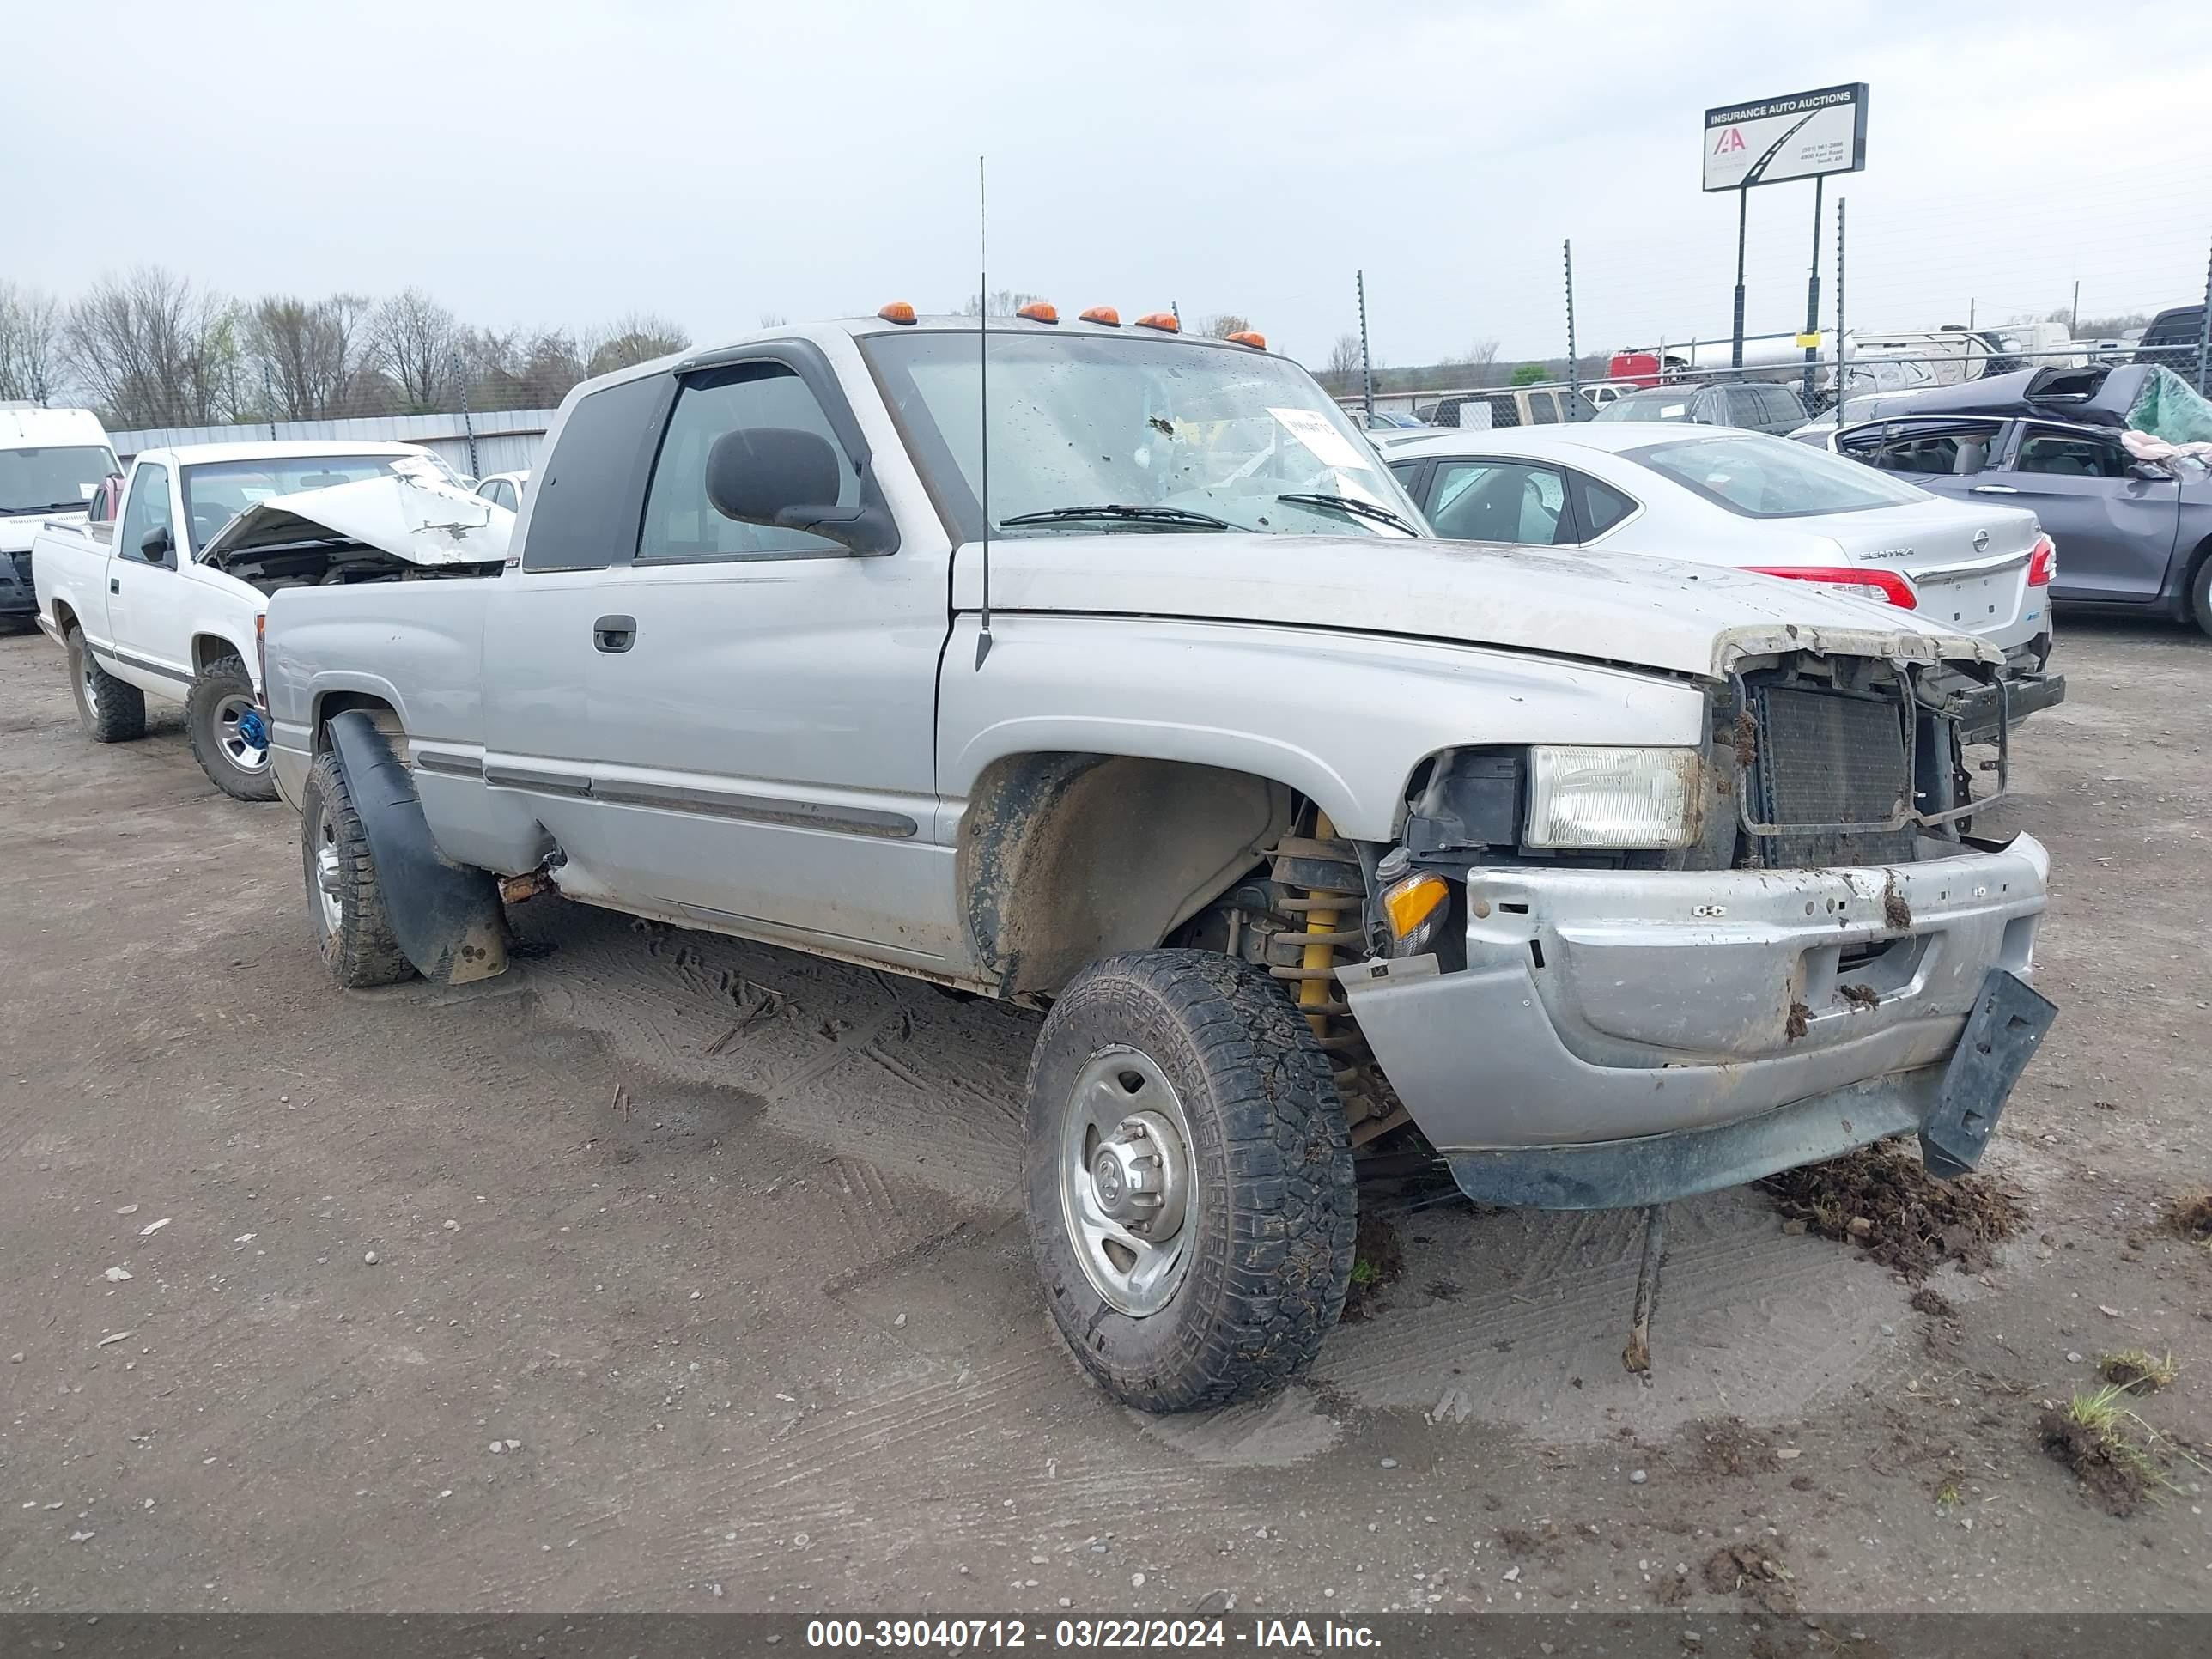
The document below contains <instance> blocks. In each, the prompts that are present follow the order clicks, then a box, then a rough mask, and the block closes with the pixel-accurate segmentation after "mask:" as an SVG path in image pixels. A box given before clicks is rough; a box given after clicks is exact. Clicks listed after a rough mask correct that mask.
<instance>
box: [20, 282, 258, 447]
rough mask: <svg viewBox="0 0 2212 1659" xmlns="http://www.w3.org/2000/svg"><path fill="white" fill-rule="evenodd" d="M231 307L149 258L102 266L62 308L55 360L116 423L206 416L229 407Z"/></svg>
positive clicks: (233, 338) (236, 358)
mask: <svg viewBox="0 0 2212 1659" xmlns="http://www.w3.org/2000/svg"><path fill="white" fill-rule="evenodd" d="M243 334H244V331H243V329H242V328H241V327H240V319H239V316H238V311H237V307H235V306H234V304H233V303H232V302H231V301H229V300H228V299H225V298H224V297H223V296H222V295H218V294H214V293H209V292H203V291H201V290H198V289H194V288H193V287H192V285H191V283H190V282H188V281H186V280H185V278H184V277H181V276H174V275H173V274H171V273H170V272H168V271H166V270H162V269H161V268H160V267H159V266H155V265H142V266H140V267H138V268H137V270H133V271H131V273H130V274H129V275H128V276H125V277H121V278H117V277H113V276H103V277H102V278H100V281H99V282H97V283H94V285H93V287H92V289H91V290H90V291H89V292H88V293H87V294H86V295H84V296H83V297H82V299H80V300H78V301H76V302H75V303H74V304H73V305H71V306H70V308H69V314H68V317H67V319H66V320H65V321H64V324H63V325H62V351H63V356H64V361H65V362H66V363H67V364H68V366H69V368H70V372H71V373H72V374H75V375H76V379H77V380H78V382H79V384H80V385H81V386H82V387H83V389H84V391H85V392H88V394H89V395H90V397H91V398H92V400H93V401H94V403H96V404H99V405H100V407H101V408H103V409H105V410H106V411H107V412H108V413H109V414H110V415H111V416H113V418H114V421H115V423H116V424H118V425H119V426H125V427H133V426H206V425H211V424H214V423H215V422H219V421H222V420H226V419H228V417H229V416H230V415H231V414H232V412H233V411H234V410H235V409H236V408H237V407H238V402H239V394H240V363H241V361H242V357H243V346H244V340H243Z"/></svg>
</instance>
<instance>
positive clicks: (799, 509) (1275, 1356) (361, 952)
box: [265, 307, 2051, 1410]
mask: <svg viewBox="0 0 2212 1659" xmlns="http://www.w3.org/2000/svg"><path fill="white" fill-rule="evenodd" d="M986 366H987V367H986ZM986 387H987V395H986V390H985V389H986ZM986 409H987V411H988V418H987V422H986V420H985V418H984V416H985V410H986ZM546 454H547V459H545V461H544V465H543V466H542V468H541V470H540V471H539V473H538V477H537V479H536V481H535V483H533V486H532V490H531V493H530V495H528V497H527V498H526V501H525V504H524V507H523V509H522V513H521V515H520V521H519V523H518V526H517V528H516V533H515V536H514V538H513V548H514V549H515V551H514V552H513V553H512V554H511V555H510V556H509V558H508V560H507V566H506V568H501V569H498V570H497V571H496V572H495V574H491V575H489V576H488V577H487V578H485V579H483V580H445V581H430V582H392V583H380V584H364V585H359V586H344V587H330V586H295V587H290V588H287V589H285V590H283V591H282V592H278V593H276V595H275V597H274V598H273V599H272V600H271V601H270V606H269V612H268V629H267V637H266V641H265V644H266V653H267V662H266V671H265V684H266V686H267V698H268V704H269V715H270V731H271V745H272V746H271V757H272V766H273V769H274V773H275V775H276V780H277V782H278V785H279V787H280V788H281V790H282V793H283V795H284V797H285V799H288V800H289V801H291V802H292V803H294V804H295V805H296V806H297V807H298V808H299V809H300V811H301V814H302V816H303V819H304V834H303V837H302V845H303V849H304V873H305V878H306V887H307V903H308V908H309V910H310V913H311V915H313V918H314V922H315V931H316V934H317V937H318V938H319V939H320V941H321V948H322V953H323V957H324V959H325V962H326V963H327V964H328V966H329V968H330V970H331V973H332V974H333V975H335V977H336V978H337V982H338V983H339V984H340V985H342V986H347V987H356V986H367V985H373V984H377V983H380V982H384V981H391V980H393V979H397V978H399V977H401V976H404V975H408V974H410V973H411V972H421V973H422V974H424V975H429V976H432V977H434V978H437V979H441V980H448V981H460V980H465V979H473V978H477V977H481V976H483V975H489V974H495V973H497V972H500V971H501V969H503V968H504V966H505V964H506V954H505V952H506V933H505V925H504V915H505V911H504V906H505V905H506V904H507V903H508V902H515V901H516V900H519V899H520V898H521V897H524V896H527V895H528V894H530V893H532V892H542V891H546V890H553V891H557V892H559V893H561V894H562V895H565V896H568V897H569V898H571V899H574V900H580V901H581V902H586V903H590V904H596V905H604V906H608V907H611V908H615V909H618V910H623V911H627V912H630V913H633V914H635V915H643V916H651V917H657V918H661V919H664V920H665V921H671V922H674V923H677V924H679V925H681V926H684V927H698V928H708V929H713V930H717V931H720V932H724V933H732V934H737V935H739V936H742V937H745V938H749V939H763V940H769V941H774V942H776V943H779V944H782V945H791V946H793V947H796V948H798V949H799V950H803V951H815V952H819V953H821V954H823V955H826V956H831V957H840V958H843V959H845V960H848V961H854V962H860V963H870V964H872V965H875V966H878V967H881V968H884V969H893V970H896V971H899V972H902V973H907V974H912V975H921V976H922V977H925V978H927V979H930V980H933V981H937V982H939V983H940V984H942V985H945V986H948V987H959V988H961V989H963V990H966V991H969V992H975V993H981V994H987V995H990V996H995V997H1003V998H1009V999H1012V1000H1016V1001H1018V1002H1020V1003H1023V1004H1024V1005H1027V1006H1032V1007H1036V1008H1039V1009H1043V1010H1046V1011H1048V1012H1047V1013H1046V1017H1045V1019H1044V1022H1043V1026H1042V1031H1041V1033H1040V1035H1039V1036H1038V1039H1037V1043H1036V1051H1035V1054H1034V1056H1033V1058H1032V1060H1031V1063H1030V1073H1029V1083H1028V1093H1029V1099H1028V1107H1027V1128H1026V1144H1027V1205H1028V1211H1029V1215H1030V1228H1031V1234H1032V1237H1033V1240H1034V1243H1035V1248H1036V1260H1037V1265H1038V1267H1039V1269H1040V1271H1041V1273H1042V1277H1043V1279H1044V1283H1045V1286H1046V1291H1047V1299H1048V1305H1049V1306H1050V1308H1051V1310H1052V1313H1053V1316H1054V1319H1055V1320H1056V1321H1057V1322H1058V1323H1059V1327H1060V1330H1061V1331H1062V1332H1063V1333H1064V1334H1065V1335H1066V1340H1067V1341H1068V1343H1069V1345H1070V1346H1071V1347H1072V1348H1073V1351H1074V1352H1075V1353H1076V1354H1077V1355H1078V1356H1079V1358H1080V1359H1081V1361H1082V1363H1083V1364H1085V1366H1086V1367H1087V1368H1088V1369H1089V1370H1091V1372H1092V1373H1093V1374H1094V1375H1095V1376H1097V1378H1098V1379H1099V1380H1100V1381H1101V1382H1102V1383H1103V1384H1104V1385H1105V1386H1106V1387H1107V1388H1108V1389H1110V1390H1111V1391H1112V1392H1113V1393H1115V1395H1118V1396H1119V1397H1120V1398H1121V1399H1122V1400H1124V1401H1129V1402H1131V1403H1133V1404H1136V1405H1138V1406H1141V1407H1148V1408H1152V1409H1156V1410H1164V1409H1180V1408H1189V1407H1200V1406H1206V1405H1213V1404H1219V1403H1222V1402H1225V1401H1231V1400H1233V1399H1237V1398H1239V1397H1243V1396H1246V1395H1252V1394H1255V1393H1258V1392H1261V1391H1263V1390H1265V1389H1268V1388H1271V1387H1273V1386H1275V1385H1277V1384H1279V1383H1281V1382H1283V1381H1284V1380H1285V1379H1286V1378H1289V1377H1291V1376H1295V1375H1297V1373H1298V1372H1299V1371H1300V1370H1303V1369H1304V1367H1305V1366H1307V1365H1308V1364H1310V1362H1311V1361H1312V1359H1313V1358H1314V1356H1315V1353H1316V1350H1317V1349H1318V1347H1319V1345H1320V1343H1321V1341H1322V1337H1323V1336H1324V1334H1326V1333H1327V1332H1328V1329H1329V1328H1330V1326H1331V1325H1332V1324H1333V1323H1334V1321H1335V1319H1336V1316H1337V1314H1338V1311H1339V1309H1340V1305H1341V1304H1342V1301H1343V1297H1344V1295H1345V1291H1346V1285H1347V1283H1348V1281H1349V1278H1350V1275H1351V1273H1352V1266H1353V1241H1354V1222H1355V1205H1356V1198H1355V1183H1354V1168H1355V1154H1356V1153H1357V1152H1358V1151H1360V1150H1361V1149H1364V1148H1369V1147H1372V1146H1376V1145H1377V1143H1378V1142H1383V1141H1385V1140H1393V1141H1395V1140H1402V1139H1405V1138H1407V1137H1408V1136H1411V1135H1415V1134H1418V1135H1419V1136H1422V1137H1425V1139H1426V1141H1427V1142H1428V1143H1429V1144H1430V1145H1431V1146H1433V1147H1434V1148H1435V1149H1436V1150H1437V1152H1438V1153H1439V1154H1440V1155H1441V1156H1442V1157H1443V1158H1444V1159H1445V1160H1446V1161H1447V1162H1448V1164H1449V1167H1450V1169H1451V1170H1452V1171H1453V1174H1454V1175H1455V1177H1456V1179H1457V1181H1458V1182H1459V1184H1460V1186H1461V1187H1462V1188H1464V1189H1465V1191H1466V1192H1467V1193H1468V1194H1470V1195H1471V1196H1473V1197H1474V1198H1476V1199H1478V1200H1483V1201H1485V1202H1492V1203H1501V1204H1514V1205H1533V1206H1551V1207H1559V1208H1599V1207H1607V1206H1655V1205H1657V1204H1659V1203H1661V1202H1662V1201H1664V1200H1669V1199H1672V1198H1676V1197H1680V1196H1682V1195H1686V1194H1692V1193H1698V1192H1703V1191H1707V1190H1711V1189H1712V1188H1717V1187H1722V1186H1726V1185H1729V1184H1733V1183H1735V1182H1743V1181H1747V1180H1749V1179H1753V1178H1754V1177H1757V1176H1762V1175H1765V1174H1768V1173H1770V1172H1771V1171H1774V1170H1781V1169H1784V1168H1788V1167H1790V1166H1793V1165H1796V1164H1802V1163H1804V1162H1808V1161H1810V1160H1813V1159H1817V1158H1826V1157H1830V1156H1832V1155H1834V1154H1837V1153H1839V1152H1844V1151H1845V1150H1847V1149H1849V1148H1850V1147H1853V1146H1859V1145H1862V1144H1863V1143H1866V1142H1869V1141H1871V1140H1874V1139H1879V1138H1881V1137H1885V1136H1889V1135H1894V1134H1899V1133H1916V1132H1917V1133H1919V1134H1920V1136H1921V1138H1922V1144H1923V1151H1924V1152H1925V1155H1926V1157H1927V1158H1928V1160H1929V1164H1931V1166H1933V1167H1935V1168H1936V1170H1938V1171H1939V1172H1942V1173H1947V1174H1955V1173H1957V1172H1960V1171H1961V1170H1966V1169H1967V1168H1970V1167H1972V1165H1973V1164H1974V1162H1975V1161H1976V1159H1977V1158H1978V1156H1979V1155H1980V1152H1981V1150H1982V1147H1983V1146H1984V1143H1985V1141H1986V1139H1987V1138H1988V1136H1989V1134H1990V1131H1991V1129H1992V1127H1993V1126H1994V1124H1995V1121H1996V1117H1997V1115H1998V1113H1999V1112H2000V1110H2001V1109H2002V1107H2003V1104H2004V1101H2005V1098H2006V1097H2007V1095H2008V1092H2009V1091H2010V1089H2011V1087H2012V1085H2013V1083H2014V1081H2015V1079H2016V1077H2017V1075H2018V1073H2019V1070H2020V1068H2021V1066H2022V1065H2024V1064H2025V1063H2026V1060H2027V1055H2028V1052H2029V1050H2031V1049H2032V1048H2033V1044H2034V1042H2035V1041H2036V1040H2037V1039H2038V1038H2039V1036H2041V1034H2042V1030H2043V1029H2044V1027H2045V1024H2047V1022H2048V1020H2049V1018H2050V1014H2051V1010H2050V1006H2049V1005H2048V1004H2047V1003H2045V1002H2044V1001H2043V1000H2042V999H2041V998H2039V997H2038V996H2037V995H2036V994H2034V993H2033V991H2031V990H2029V989H2027V987H2026V986H2025V985H2024V984H2023V983H2022V982H2021V981H2022V979H2023V978H2024V977H2025V976H2026V975H2027V973H2028V970H2029V966H2030V963H2031V959H2032V957H2033V947H2034V942H2035V932H2036V927H2037V924H2038V922H2039V920H2040V918H2041V915H2042V912H2043V908H2044V902H2045V872H2046V868H2047V866H2046V860H2045V854H2044V852H2043V849H2042V848H2040V847H2039V846H2038V845H2037V844H2036V842H2034V841H2033V840H2032V839H2030V838H2029V837H2027V836H2015V837H2014V838H2012V839H2011V840H2009V841H2008V842H2002V843H1994V842H1985V841H1978V840H1975V839H1972V838H1971V836H1970V835H1969V834H1968V832H1967V829H1966V825H1967V823H1968V822H1969V815H1970V814H1971V813H1972V812H1973V811H1977V810H1978V806H1977V805H1975V804H1973V803H1972V802H1970V801H1969V799H1968V798H1967V794H1966V780H1967V777H1968V770H1967V767H1966V763H1965V762H1964V760H1963V759H1962V757H1961V753H1960V746H1959V744H1958V742H1957V738H1956V732H1955V727H1954V722H1953V719H1952V705H1951V703H1950V702H1948V701H1947V696H1949V695H1954V694H1947V693H1945V692H1942V691H1941V690H1935V689H1931V688H1934V687H1937V686H1942V685H1948V686H1954V687H1955V686H1956V685H1958V684H1960V683H1962V682H1963V683H1965V684H1967V685H1969V686H1970V687H1972V688H1978V685H1979V684H1982V683H1985V682H1986V681H1987V680H1988V679H1989V678H1990V676H1991V674H1992V672H1993V671H1994V669H1995V667H1996V663H1995V659H1994V655H1995V653H1992V652H1990V650H1989V649H1988V648H1987V647H1982V646H1978V645H1977V644H1976V643H1975V642H1974V641H1972V640H1970V639H1967V638H1966V637H1964V636H1963V635H1954V634H1948V633H1942V632H1931V631H1925V630H1923V629H1916V628H1913V627H1911V626H1901V625H1900V618H1899V616H1898V613H1897V612H1895V611H1893V610H1889V609H1887V608H1886V607H1881V606H1878V605H1872V604H1869V603H1866V602H1863V601H1860V600H1857V599H1848V598H1844V597H1841V596H1837V595H1832V594H1829V593H1826V592H1821V591H1820V590H1817V589H1811V588H1808V587H1807V586H1805V585H1804V584H1802V583H1794V582H1792V583H1784V582H1780V581H1775V580H1770V579H1767V578H1765V577H1760V576H1755V575H1751V574H1741V573H1738V572H1735V571H1732V570H1724V569H1717V568H1712V567H1711V566H1692V565H1686V564H1684V565H1677V564H1674V563H1672V562H1667V561H1662V560H1654V559H1651V558H1650V557H1648V556H1638V557H1636V558H1633V559H1621V560H1619V561H1614V560H1612V559H1609V558H1607V557H1605V556H1601V555H1594V554H1585V553H1579V552H1559V551H1552V550H1532V549H1528V548H1500V547H1492V546H1487V545H1480V544H1469V543H1453V542H1443V541H1439V540H1437V539H1435V538H1432V537H1431V535H1430V534H1429V532H1428V531H1427V529H1426V527H1425V526H1424V525H1423V524H1422V523H1421V521H1420V519H1419V513H1418V512H1417V510H1416V509H1415V508H1414V507H1413V504H1412V503H1411V502H1410V501H1408V500H1407V498H1406V496H1405V495H1403V494H1402V493H1401V490H1400V489H1399V487H1398V485H1397V484H1396V483H1395V481H1394V480H1393V478H1392V477H1391V474H1390V472H1389V468H1388V467H1386V466H1385V465H1383V463H1382V461H1381V459H1379V457H1378V456H1377V455H1376V453H1375V451H1374V450H1373V449H1372V448H1371V447H1370V446H1369V445H1368V443H1367V442H1366V441H1365V439H1364V436H1363V435H1361V434H1360V433H1359V432H1358V431H1357V430H1355V429H1354V428H1352V426H1351V425H1350V424H1349V423H1348V422H1346V419H1345V417H1344V416H1343V415H1342V414H1341V413H1340V411H1339V410H1337V409H1336V408H1335V406H1334V404H1331V403H1330V401H1329V400H1328V397H1327V396H1326V395H1325V394H1324V393H1322V391H1321V390H1320V388H1319V387H1318V386H1316V385H1315V384H1314V382H1313V381H1312V380H1311V379H1310V377H1309V376H1308V375H1307V374H1305V373H1304V370H1302V369H1300V368H1298V367H1297V365H1296V364H1294V363H1292V362H1289V361H1287V360H1286V359H1285V358H1282V357H1280V356H1275V355H1273V354H1271V353H1269V352H1268V351H1267V350H1266V349H1265V347H1264V345H1263V344H1262V343H1260V342H1259V341H1258V340H1257V337H1250V336H1248V337H1243V338H1241V339H1238V340H1231V341H1213V340H1197V339H1188V338H1183V337H1178V336H1177V335H1176V333H1175V332H1174V330H1173V324H1172V319H1170V318H1165V317H1158V318H1148V319H1144V321H1142V322H1140V323H1139V324H1137V325H1132V326H1129V327H1123V326H1121V325H1120V323H1119V321H1118V319H1116V318H1115V316H1114V315H1113V313H1110V312H1105V311H1100V312H1095V313H1086V314H1085V319H1083V320H1080V321H1068V322H1061V321H1059V320H1057V319H1056V317H1055V316H1054V313H1052V312H1051V311H1050V310H1049V308H1048V307H1031V308H1030V314H1027V315H1024V317H1022V318H1019V319H1009V320H1007V321H1006V322H1005V323H1003V324H994V325H992V327H991V329H990V331H989V332H988V333H987V335H986V336H983V337H981V338H979V335H978V330H977V326H976V325H975V322H974V321H973V320H972V319H919V320H917V319H914V317H913V313H912V312H911V311H910V310H909V309H908V308H906V307H886V308H885V312H884V314H883V315H882V316H881V317H878V318H874V319H864V320H859V321H854V322H848V323H839V324H835V325H821V326H813V327H807V328H797V329H780V330H777V331H773V332H770V333H767V334H763V335H762V336H759V337H755V338H753V339H750V340H747V341H744V342H742V343H738V344H736V345H733V346H730V347H727V348H726V349H718V350H713V351H704V352H698V353H695V354H692V355H690V356H684V357H683V358H681V359H670V360H666V361H663V362H655V363H652V364H647V365H645V366H643V367H641V368H635V369H630V370H625V371H623V372H622V373H620V374H613V375H609V376H606V377H604V378H601V379H599V380H592V381H590V382H587V383H586V384H585V385H583V386H580V387H578V388H577V389H576V390H575V391H574V392H572V393H571V394H570V395H569V397H568V400H567V401H566V403H565V404H563V405H562V410H561V413H560V416H559V417H558V419H557V420H556V422H555V424H554V427H553V429H552V431H551V432H550V435H548V438H547V450H546ZM1999 777H2000V778H2002V770H2000V773H1999Z"/></svg>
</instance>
